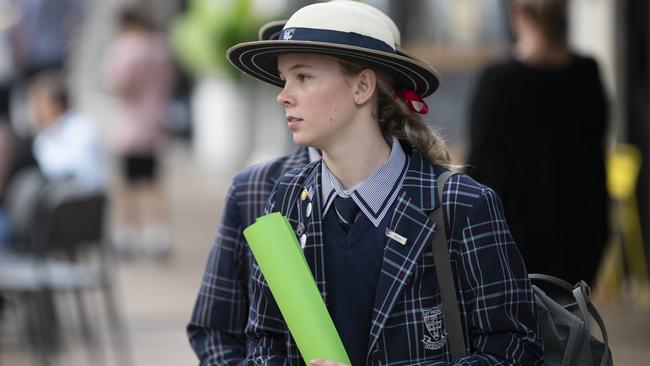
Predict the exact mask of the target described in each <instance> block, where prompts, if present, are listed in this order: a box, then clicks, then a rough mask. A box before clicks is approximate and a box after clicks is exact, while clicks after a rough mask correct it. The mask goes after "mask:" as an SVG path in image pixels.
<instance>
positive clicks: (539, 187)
mask: <svg viewBox="0 0 650 366" xmlns="http://www.w3.org/2000/svg"><path fill="white" fill-rule="evenodd" d="M512 24H513V28H514V33H515V37H516V44H515V47H514V52H513V55H512V57H510V58H508V59H507V60H505V61H502V62H498V63H496V64H493V65H490V66H488V67H487V68H486V69H485V71H484V72H483V73H482V75H481V76H480V78H479V82H478V86H477V88H476V91H475V94H474V99H473V103H472V111H471V121H470V133H471V148H470V153H469V159H468V165H469V168H468V173H469V174H470V175H471V176H473V177H474V178H475V179H477V180H478V181H480V182H481V183H484V184H486V185H489V186H490V187H492V188H494V190H495V191H496V192H497V193H498V194H499V196H501V198H502V200H503V206H504V209H505V214H506V217H507V219H508V223H509V224H510V228H511V230H512V235H513V237H514V239H515V242H516V243H517V245H519V248H520V250H521V252H522V255H523V257H524V261H525V263H526V267H527V269H528V271H529V272H530V273H536V272H541V273H546V274H551V275H555V276H558V277H562V278H564V279H566V280H568V281H569V282H572V283H575V282H577V281H579V280H585V281H588V282H589V283H591V281H593V279H594V276H595V272H596V269H597V266H598V264H599V261H600V258H601V253H602V251H603V248H604V246H605V242H606V240H607V236H608V209H607V205H608V203H607V192H606V187H605V165H604V143H605V141H604V139H605V132H606V124H607V103H606V97H605V92H604V90H603V85H602V83H601V79H600V76H599V71H598V65H597V64H596V61H595V60H594V59H592V58H589V57H585V56H580V55H577V54H576V53H575V52H574V51H573V50H571V49H570V48H569V46H568V44H567V29H568V22H567V1H566V0H514V1H512Z"/></svg>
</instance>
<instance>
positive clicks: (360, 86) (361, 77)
mask: <svg viewBox="0 0 650 366" xmlns="http://www.w3.org/2000/svg"><path fill="white" fill-rule="evenodd" d="M375 88H377V75H376V74H375V72H374V71H372V70H370V69H365V70H363V71H361V72H360V73H359V74H358V75H357V76H356V78H355V84H354V103H355V104H357V105H362V104H365V103H367V102H368V101H369V100H370V98H371V97H372V95H373V94H374V93H375Z"/></svg>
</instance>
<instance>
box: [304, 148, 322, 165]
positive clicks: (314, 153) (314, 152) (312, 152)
mask: <svg viewBox="0 0 650 366" xmlns="http://www.w3.org/2000/svg"><path fill="white" fill-rule="evenodd" d="M307 152H308V154H309V162H310V163H313V162H315V161H317V160H320V158H321V155H320V151H319V150H318V149H315V148H313V147H309V148H308V149H307Z"/></svg>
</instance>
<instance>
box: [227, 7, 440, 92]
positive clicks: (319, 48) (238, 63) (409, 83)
mask: <svg viewBox="0 0 650 366" xmlns="http://www.w3.org/2000/svg"><path fill="white" fill-rule="evenodd" d="M368 7H370V6H369V5H365V6H351V2H349V1H342V0H341V1H331V2H327V3H318V4H312V5H308V6H305V7H303V8H301V9H300V10H298V11H296V12H295V13H294V14H293V15H292V16H291V18H289V20H288V21H287V22H286V24H285V25H284V27H283V28H282V30H281V31H280V33H279V36H278V39H273V38H274V37H273V32H274V30H271V31H269V29H272V28H273V26H270V27H269V28H268V29H267V30H266V31H265V29H264V27H262V29H261V30H260V39H263V40H261V41H256V42H246V43H240V44H238V45H235V46H233V47H231V48H230V49H229V50H228V52H227V53H226V57H228V60H229V61H230V62H231V63H232V64H233V65H234V66H235V67H237V68H239V69H240V70H242V71H243V72H245V73H247V74H249V75H251V76H253V77H254V78H256V79H259V80H261V81H264V82H266V83H269V84H272V85H276V86H280V87H282V86H283V85H284V82H283V81H282V80H281V79H280V77H279V75H278V69H277V55H279V54H282V53H319V54H325V55H331V56H335V57H338V58H342V59H347V60H352V61H360V62H362V63H365V64H369V65H372V66H376V67H378V68H380V69H382V70H384V71H386V72H388V73H389V74H391V75H392V76H393V78H394V79H395V84H396V85H395V87H396V88H397V89H400V88H406V89H411V90H413V91H415V93H417V94H418V95H419V96H421V97H426V96H428V95H430V94H432V93H433V92H434V91H435V90H436V89H437V88H438V85H439V77H438V74H437V72H436V71H435V70H434V69H433V68H432V67H431V66H430V65H428V64H427V63H426V62H424V61H423V60H420V59H418V58H416V57H413V56H409V55H407V54H406V53H404V52H403V51H400V50H398V46H399V42H400V40H399V39H396V38H398V37H399V31H395V30H393V29H391V25H390V24H388V23H387V21H386V20H385V18H387V17H386V16H385V15H384V17H382V16H380V15H379V14H378V13H380V11H379V10H377V9H374V11H371V10H370V9H368ZM391 23H392V21H391ZM393 25H394V23H393ZM275 27H277V24H276V25H275ZM395 28H397V27H395ZM266 37H268V38H266Z"/></svg>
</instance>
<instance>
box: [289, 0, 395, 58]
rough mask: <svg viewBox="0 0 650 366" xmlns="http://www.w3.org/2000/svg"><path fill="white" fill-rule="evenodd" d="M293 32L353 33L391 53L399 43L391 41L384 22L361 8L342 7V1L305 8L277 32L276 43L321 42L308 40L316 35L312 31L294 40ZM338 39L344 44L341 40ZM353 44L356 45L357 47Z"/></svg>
mask: <svg viewBox="0 0 650 366" xmlns="http://www.w3.org/2000/svg"><path fill="white" fill-rule="evenodd" d="M297 29H304V30H312V31H331V32H337V33H338V32H340V33H342V34H350V33H352V34H357V35H360V36H362V37H368V38H372V39H375V40H378V41H381V42H383V43H384V44H386V45H387V46H388V47H389V48H390V49H391V50H392V51H393V52H395V44H396V43H399V41H398V42H395V39H394V37H393V32H391V29H390V28H389V27H388V25H387V24H386V21H385V20H384V19H382V18H381V17H379V16H378V15H377V14H376V13H374V12H371V11H368V10H367V9H365V8H361V7H351V6H349V5H348V4H346V1H331V2H327V3H317V4H312V5H308V6H305V7H303V8H301V9H299V10H298V11H296V12H295V13H294V14H293V15H292V16H291V18H289V20H288V21H287V24H286V25H285V26H284V29H283V30H282V32H281V33H280V40H305V41H310V40H314V41H322V39H309V35H315V36H316V37H319V36H320V35H319V34H315V33H313V32H310V33H308V34H307V35H305V36H304V38H300V39H298V38H297V32H298V31H297ZM341 40H342V41H344V39H342V38H341ZM354 45H355V46H359V44H354Z"/></svg>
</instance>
